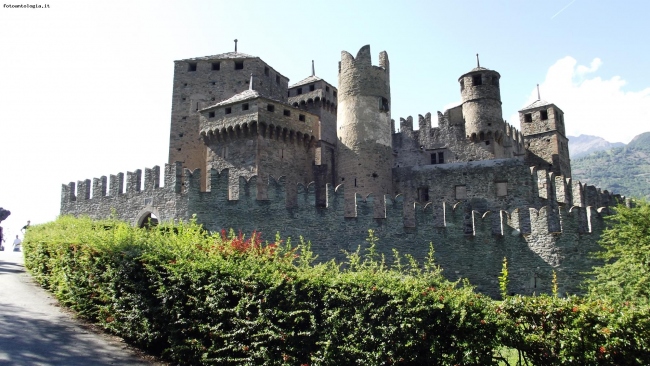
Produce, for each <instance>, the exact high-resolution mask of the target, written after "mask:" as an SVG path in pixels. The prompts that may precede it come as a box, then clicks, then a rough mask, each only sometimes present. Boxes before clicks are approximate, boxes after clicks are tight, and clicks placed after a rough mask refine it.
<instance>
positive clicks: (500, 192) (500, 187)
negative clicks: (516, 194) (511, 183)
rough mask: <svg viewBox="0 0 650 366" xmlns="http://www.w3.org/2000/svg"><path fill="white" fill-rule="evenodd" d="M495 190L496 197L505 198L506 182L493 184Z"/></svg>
mask: <svg viewBox="0 0 650 366" xmlns="http://www.w3.org/2000/svg"><path fill="white" fill-rule="evenodd" d="M494 185H495V186H496V190H497V192H496V193H497V197H505V196H507V195H508V182H496V183H495V184H494Z"/></svg>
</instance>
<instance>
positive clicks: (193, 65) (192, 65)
mask: <svg viewBox="0 0 650 366" xmlns="http://www.w3.org/2000/svg"><path fill="white" fill-rule="evenodd" d="M187 71H196V62H190V63H189V64H188V67H187Z"/></svg>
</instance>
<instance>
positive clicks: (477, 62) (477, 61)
mask: <svg viewBox="0 0 650 366" xmlns="http://www.w3.org/2000/svg"><path fill="white" fill-rule="evenodd" d="M476 67H481V63H480V62H479V60H478V53H477V54H476Z"/></svg>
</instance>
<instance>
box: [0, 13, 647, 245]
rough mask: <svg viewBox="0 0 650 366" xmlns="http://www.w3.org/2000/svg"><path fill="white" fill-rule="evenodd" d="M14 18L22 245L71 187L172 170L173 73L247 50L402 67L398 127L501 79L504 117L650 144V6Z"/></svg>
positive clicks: (6, 34)
mask: <svg viewBox="0 0 650 366" xmlns="http://www.w3.org/2000/svg"><path fill="white" fill-rule="evenodd" d="M38 4H41V5H44V4H48V5H49V8H41V9H17V8H6V7H4V6H3V7H1V8H0V35H2V40H1V42H0V101H1V102H0V141H1V143H0V154H1V155H0V156H1V159H2V160H1V161H2V163H3V164H2V165H3V166H2V172H3V173H2V179H0V206H1V207H4V208H5V209H9V210H11V211H12V216H10V218H9V219H8V220H7V221H5V222H3V226H4V227H5V230H6V231H7V232H8V233H9V234H12V233H15V232H16V230H18V228H20V227H21V226H22V225H24V223H25V221H26V220H28V219H31V220H32V222H35V223H39V222H46V221H50V220H52V219H54V218H55V217H56V215H57V214H58V210H59V201H60V190H61V184H62V183H67V182H70V181H77V180H81V179H86V178H93V177H98V176H101V175H108V174H115V173H118V172H125V171H127V170H128V171H133V170H135V169H143V168H144V167H151V166H153V165H163V164H164V163H165V162H166V161H167V154H168V151H167V146H168V140H169V122H170V111H171V90H172V77H173V61H174V60H178V59H184V58H189V57H196V56H205V55H213V54H218V53H223V52H228V51H231V50H233V48H234V43H233V40H234V39H235V38H237V39H239V50H240V51H241V52H245V53H248V54H251V55H255V56H259V57H261V58H262V59H263V60H265V61H266V62H268V63H269V64H270V65H272V66H273V67H274V68H275V69H277V70H278V71H280V72H281V73H283V74H284V75H286V76H287V77H289V78H290V83H293V82H297V81H299V80H301V79H302V78H304V77H306V76H308V75H310V73H311V60H315V64H316V74H317V75H319V76H320V77H323V78H324V79H326V80H327V81H329V82H330V83H332V84H335V85H336V84H337V81H338V80H337V63H338V61H339V60H340V53H341V50H347V51H349V52H350V53H352V54H356V52H357V51H358V49H359V48H360V47H362V46H363V45H365V44H370V46H371V50H372V54H373V56H374V62H375V63H376V61H377V55H378V53H379V52H380V51H382V50H386V51H387V52H388V54H389V58H390V61H391V91H392V117H393V118H394V119H395V120H399V118H400V117H407V116H409V115H412V116H413V117H414V118H416V117H417V115H418V114H425V113H427V112H431V113H432V114H434V115H435V113H436V112H437V111H443V110H444V109H445V108H446V107H449V106H452V105H454V104H457V103H458V102H459V101H460V94H459V87H458V81H457V80H458V77H459V76H460V75H462V74H463V73H465V72H467V71H469V70H470V69H472V68H473V67H475V66H476V57H475V54H476V53H479V54H480V59H481V66H484V67H487V68H490V69H494V70H497V71H498V72H499V73H500V74H501V97H502V100H503V117H504V118H505V119H506V120H507V121H508V122H510V123H512V124H514V125H515V126H517V127H518V126H519V123H518V121H517V120H516V115H517V111H518V110H519V109H520V108H521V107H523V106H525V105H526V104H527V103H529V102H532V101H533V100H534V99H536V95H537V94H536V91H535V85H536V84H537V83H539V84H540V88H541V96H542V99H545V100H547V101H550V102H554V103H556V104H557V105H558V106H559V107H560V108H562V109H563V110H564V112H565V118H566V124H567V133H568V134H569V135H578V134H592V135H597V136H601V137H603V138H605V139H607V140H609V141H622V142H626V143H627V142H629V140H630V139H632V137H634V136H635V135H637V134H639V133H641V132H645V131H650V108H649V107H650V73H648V64H649V62H648V59H649V58H650V43H649V42H648V36H649V35H650V22H648V21H647V15H648V14H650V2H649V1H624V2H613V1H594V0H591V1H587V0H574V1H571V0H548V1H514V0H513V1H505V0H504V1H485V0H483V1H400V2H396V1H390V2H389V1H351V0H348V1H338V0H331V1H327V2H307V1H275V2H269V1H250V0H238V1H183V2H180V1H101V2H100V1H67V0H57V1H51V2H43V3H38Z"/></svg>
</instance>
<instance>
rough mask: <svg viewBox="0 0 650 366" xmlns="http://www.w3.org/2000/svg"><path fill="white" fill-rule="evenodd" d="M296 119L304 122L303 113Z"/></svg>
mask: <svg viewBox="0 0 650 366" xmlns="http://www.w3.org/2000/svg"><path fill="white" fill-rule="evenodd" d="M298 120H299V121H302V122H305V115H304V114H299V115H298Z"/></svg>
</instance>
